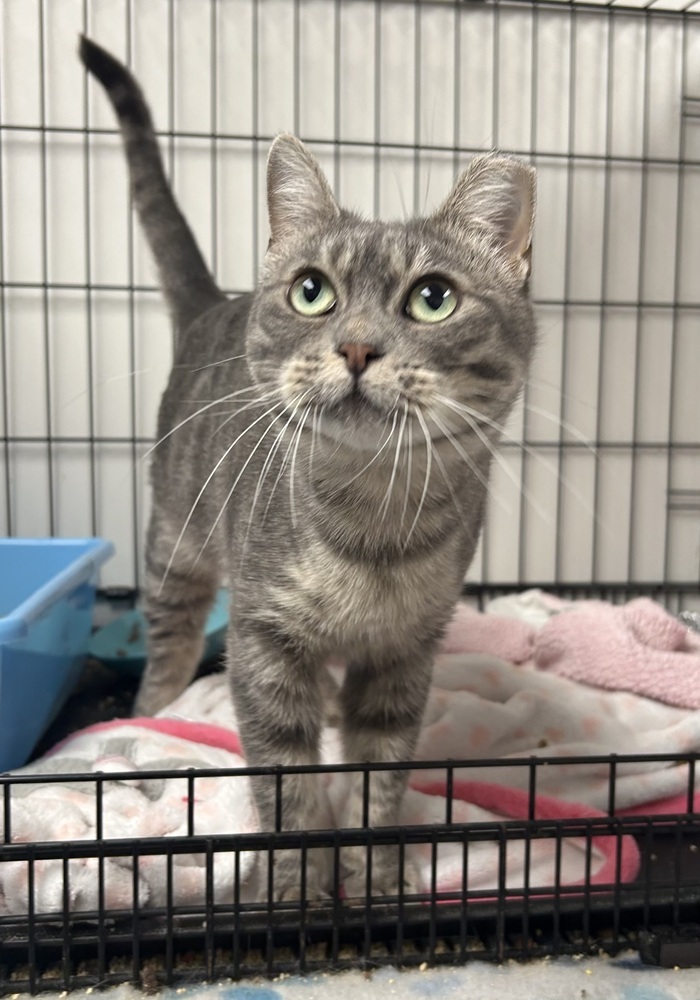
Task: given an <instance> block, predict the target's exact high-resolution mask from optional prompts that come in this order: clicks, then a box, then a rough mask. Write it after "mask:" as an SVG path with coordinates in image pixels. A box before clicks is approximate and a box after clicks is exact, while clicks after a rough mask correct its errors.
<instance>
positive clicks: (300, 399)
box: [263, 389, 313, 521]
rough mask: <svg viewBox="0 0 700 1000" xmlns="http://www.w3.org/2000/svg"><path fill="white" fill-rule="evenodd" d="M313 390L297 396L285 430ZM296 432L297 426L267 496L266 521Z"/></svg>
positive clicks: (264, 516) (264, 517)
mask: <svg viewBox="0 0 700 1000" xmlns="http://www.w3.org/2000/svg"><path fill="white" fill-rule="evenodd" d="M312 391H313V390H312V389H307V390H306V392H303V393H302V394H301V396H298V397H297V403H296V406H295V407H294V409H293V411H292V413H291V415H290V417H289V420H288V421H287V423H286V424H285V425H284V430H285V431H286V430H287V427H289V425H290V424H291V422H292V420H293V419H294V417H295V416H296V414H297V412H298V410H299V407H300V406H301V405H302V404H303V403H304V401H305V399H306V397H307V396H308V395H309V393H310V392H312ZM295 434H296V428H295V429H294V431H292V440H291V441H290V442H289V445H288V447H287V450H286V452H285V453H284V456H283V458H282V461H281V463H280V467H279V469H278V471H277V477H276V479H275V481H274V483H273V484H272V489H271V491H270V495H269V497H268V498H267V504H266V505H265V510H264V512H263V521H264V520H265V519H266V517H267V512H268V511H269V509H270V504H271V503H272V498H273V497H274V495H275V491H276V490H277V487H278V486H279V482H280V480H281V478H282V476H283V475H284V473H285V470H286V468H287V462H288V461H289V455H290V451H291V448H292V445H293V444H294V437H295Z"/></svg>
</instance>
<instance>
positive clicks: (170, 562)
mask: <svg viewBox="0 0 700 1000" xmlns="http://www.w3.org/2000/svg"><path fill="white" fill-rule="evenodd" d="M277 406H279V403H277V404H275V406H271V407H270V408H269V410H266V411H265V412H264V413H263V414H261V415H260V416H259V417H257V418H256V419H255V420H254V421H253V422H252V423H251V424H248V426H247V427H246V429H245V430H243V431H241V433H240V434H239V435H238V437H237V438H235V440H234V441H232V443H231V444H230V445H229V446H228V448H227V449H226V451H225V452H224V453H223V455H222V456H221V458H220V459H219V461H218V462H217V463H216V465H215V466H214V468H213V469H212V470H211V472H210V473H209V475H208V476H207V478H206V480H205V482H204V485H203V486H202V488H201V489H200V491H199V493H198V494H197V496H196V499H195V501H194V503H193V504H192V506H191V507H190V510H189V513H188V515H187V517H186V518H185V523H184V524H183V526H182V529H181V531H180V534H179V535H178V536H177V541H176V542H175V547H174V548H173V551H172V553H171V554H170V559H169V560H168V565H167V566H166V567H165V572H164V573H163V579H162V580H161V581H160V587H159V588H158V593H159V594H160V592H161V591H162V589H163V585H164V584H165V581H166V579H167V577H168V573H169V572H170V569H171V567H172V565H173V561H174V559H175V556H176V554H177V550H178V549H179V547H180V543H181V542H182V539H183V538H184V536H185V532H186V531H187V526H188V524H189V523H190V521H191V520H192V517H193V516H194V512H195V510H196V509H197V506H198V504H199V501H200V500H201V499H202V497H203V495H204V491H205V490H206V488H207V486H208V485H209V483H210V482H211V481H212V479H213V478H214V476H215V475H216V473H217V471H218V470H219V469H220V468H221V465H222V463H223V462H224V461H225V460H226V458H227V456H228V455H229V454H230V453H231V452H232V451H233V449H234V448H235V447H236V445H237V444H238V442H239V441H240V440H241V438H242V437H243V436H244V435H245V434H247V433H248V431H249V430H252V428H253V427H255V425H256V424H259V423H260V421H261V420H264V419H265V417H267V416H269V414H270V413H272V412H273V411H274V410H275V409H276V408H277ZM275 420H277V417H274V418H273V420H272V421H271V423H270V427H272V425H273V424H274V423H275ZM268 430H269V428H268ZM265 433H267V431H266V432H265ZM263 436H264V435H263ZM256 447H257V446H256ZM251 454H252V453H251ZM246 464H247V463H246ZM244 468H245V466H244ZM210 538H211V533H210V534H209V535H208V536H207V542H208V541H209V539H210ZM207 542H205V543H204V544H205V546H206V544H207ZM199 555H201V552H200V554H199ZM198 561H199V556H197V559H196V560H195V563H194V565H195V566H196V565H197V562H198Z"/></svg>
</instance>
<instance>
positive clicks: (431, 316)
mask: <svg viewBox="0 0 700 1000" xmlns="http://www.w3.org/2000/svg"><path fill="white" fill-rule="evenodd" d="M456 308H457V296H456V294H455V292H454V291H453V289H452V288H450V286H449V285H448V284H447V282H446V281H443V280H442V278H428V279H425V278H424V279H423V280H422V281H419V282H418V284H417V285H414V286H413V288H412V289H411V294H410V295H409V296H408V302H407V303H406V312H407V313H408V315H409V316H411V317H412V318H413V319H416V320H418V322H419V323H439V322H440V320H443V319H447V317H448V316H449V315H451V313H453V312H454V311H455V309H456Z"/></svg>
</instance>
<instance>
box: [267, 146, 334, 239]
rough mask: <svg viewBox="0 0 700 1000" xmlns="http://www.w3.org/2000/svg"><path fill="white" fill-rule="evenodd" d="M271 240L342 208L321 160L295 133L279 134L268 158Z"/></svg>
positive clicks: (314, 222) (298, 230)
mask: <svg viewBox="0 0 700 1000" xmlns="http://www.w3.org/2000/svg"><path fill="white" fill-rule="evenodd" d="M267 207H268V212H269V215H270V234H271V235H270V244H271V245H274V244H275V243H277V242H278V241H279V240H283V239H285V237H287V236H290V235H292V234H294V233H299V232H303V231H304V230H305V229H311V228H315V227H316V226H318V224H319V222H323V221H328V220H331V219H333V218H335V217H336V216H337V215H338V214H339V212H340V209H339V208H338V205H337V203H336V201H335V198H334V197H333V193H332V191H331V189H330V185H329V184H328V181H327V180H326V177H325V175H324V173H323V171H322V170H321V168H320V166H319V164H318V161H317V160H316V159H315V157H314V156H312V155H311V153H310V152H309V150H308V149H307V148H306V146H305V145H304V143H303V142H301V141H300V140H299V139H297V138H296V137H295V136H293V135H289V134H288V133H284V134H282V135H278V136H277V138H276V139H275V141H274V142H273V143H272V146H271V147H270V154H269V156H268V159H267Z"/></svg>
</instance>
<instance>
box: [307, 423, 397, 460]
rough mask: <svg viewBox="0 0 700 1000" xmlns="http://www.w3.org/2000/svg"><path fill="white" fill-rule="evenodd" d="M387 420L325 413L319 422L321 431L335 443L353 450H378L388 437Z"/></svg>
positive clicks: (328, 439)
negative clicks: (371, 419)
mask: <svg viewBox="0 0 700 1000" xmlns="http://www.w3.org/2000/svg"><path fill="white" fill-rule="evenodd" d="M390 426H391V425H389V428H387V424H386V421H385V420H376V421H369V420H363V421H360V420H358V421H354V420H349V419H347V418H341V417H337V416H334V415H328V414H324V416H323V420H322V421H321V422H320V424H319V432H320V434H321V436H322V437H324V438H326V440H327V441H331V442H333V444H334V445H337V444H342V445H343V447H345V448H348V449H350V450H351V451H367V452H376V451H378V450H379V448H381V446H382V445H383V444H384V443H385V441H386V439H387V431H388V430H389V429H390Z"/></svg>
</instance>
